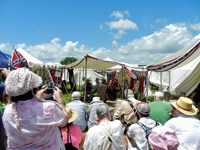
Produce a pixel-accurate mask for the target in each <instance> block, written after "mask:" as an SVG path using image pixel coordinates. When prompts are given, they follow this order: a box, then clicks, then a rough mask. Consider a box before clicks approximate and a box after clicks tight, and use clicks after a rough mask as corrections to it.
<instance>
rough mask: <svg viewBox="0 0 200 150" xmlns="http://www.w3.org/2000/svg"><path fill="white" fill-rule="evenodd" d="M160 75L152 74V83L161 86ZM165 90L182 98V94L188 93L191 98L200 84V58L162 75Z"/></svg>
mask: <svg viewBox="0 0 200 150" xmlns="http://www.w3.org/2000/svg"><path fill="white" fill-rule="evenodd" d="M159 74H160V73H156V72H152V74H151V76H150V82H151V83H153V84H155V83H157V84H156V85H158V86H160V82H159V81H160V75H159ZM162 74H163V76H162V81H163V82H162V86H163V89H167V88H169V91H170V93H171V94H172V95H175V96H180V93H181V92H186V96H189V95H190V94H191V93H192V92H193V91H194V89H195V88H196V87H197V85H198V84H199V82H200V56H199V57H198V58H196V59H195V60H193V61H192V62H190V63H188V64H187V65H185V66H183V67H181V68H178V69H175V70H171V71H170V72H163V73H162Z"/></svg>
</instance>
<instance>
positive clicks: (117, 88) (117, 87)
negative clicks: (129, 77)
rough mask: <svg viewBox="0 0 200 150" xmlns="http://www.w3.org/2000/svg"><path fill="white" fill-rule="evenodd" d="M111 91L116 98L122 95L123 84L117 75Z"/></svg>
mask: <svg viewBox="0 0 200 150" xmlns="http://www.w3.org/2000/svg"><path fill="white" fill-rule="evenodd" d="M111 92H112V96H113V98H114V100H116V99H117V98H119V97H120V95H121V86H120V84H119V82H118V79H117V78H116V77H115V78H113V85H112V87H111Z"/></svg>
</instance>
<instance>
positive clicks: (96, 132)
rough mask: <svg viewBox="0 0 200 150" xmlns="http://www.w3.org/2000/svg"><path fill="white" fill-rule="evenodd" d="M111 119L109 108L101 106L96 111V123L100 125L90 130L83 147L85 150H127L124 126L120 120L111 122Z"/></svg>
mask: <svg viewBox="0 0 200 150" xmlns="http://www.w3.org/2000/svg"><path fill="white" fill-rule="evenodd" d="M110 119H111V114H110V111H109V108H108V107H107V106H106V105H104V104H101V105H99V106H98V107H97V109H96V121H97V122H98V123H99V125H98V126H93V127H92V128H90V129H89V130H88V133H87V136H86V138H85V141H84V145H83V148H84V150H107V149H109V148H110V149H111V150H117V149H118V150H125V149H126V147H125V144H124V138H123V131H122V124H121V123H120V121H118V120H115V121H110ZM109 137H110V138H109ZM110 140H112V142H110Z"/></svg>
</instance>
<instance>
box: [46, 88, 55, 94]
mask: <svg viewBox="0 0 200 150" xmlns="http://www.w3.org/2000/svg"><path fill="white" fill-rule="evenodd" d="M54 89H55V88H48V89H47V94H53V93H54Z"/></svg>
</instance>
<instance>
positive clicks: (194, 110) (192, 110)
mask: <svg viewBox="0 0 200 150" xmlns="http://www.w3.org/2000/svg"><path fill="white" fill-rule="evenodd" d="M171 105H173V106H174V107H175V108H176V109H178V110H179V111H180V112H181V113H183V114H185V115H188V116H194V115H196V114H197V109H196V107H195V106H194V105H192V109H191V110H190V111H189V110H184V109H182V108H180V107H178V106H177V104H176V102H171Z"/></svg>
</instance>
